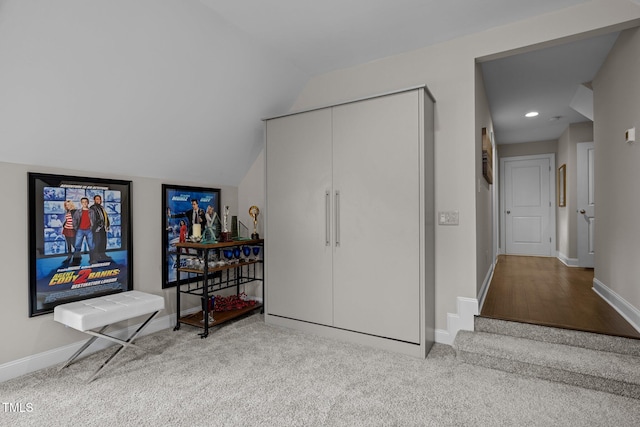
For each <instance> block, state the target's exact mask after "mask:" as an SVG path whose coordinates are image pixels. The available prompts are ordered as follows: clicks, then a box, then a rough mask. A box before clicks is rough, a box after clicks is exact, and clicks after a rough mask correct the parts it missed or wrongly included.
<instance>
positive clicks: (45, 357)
mask: <svg viewBox="0 0 640 427" xmlns="http://www.w3.org/2000/svg"><path fill="white" fill-rule="evenodd" d="M198 310H199V309H198V308H195V309H190V310H185V311H184V312H183V313H182V315H183V316H184V315H187V314H191V313H194V312H196V311H198ZM175 324H176V315H175V314H171V315H166V316H163V317H158V318H155V319H153V320H151V322H149V324H148V325H147V326H146V327H145V328H144V329H143V330H142V332H141V333H140V335H138V337H142V336H145V335H149V334H152V333H154V332H158V331H161V330H163V329H168V328H172V327H173V326H174V325H175ZM140 325H142V322H141V323H138V324H136V325H131V326H129V327H127V328H123V329H119V330H116V331H109V332H108V334H109V335H111V336H114V337H116V338H119V339H123V340H126V339H127V338H129V337H130V336H131V334H133V333H134V332H135V331H136V330H137V329H138V328H139V327H140ZM87 336H88V335H87ZM87 339H89V338H87ZM87 339H85V340H82V341H78V342H75V343H73V344H69V345H65V346H63V347H58V348H54V349H52V350H48V351H45V352H42V353H38V354H34V355H31V356H27V357H23V358H22V359H18V360H13V361H11V362H8V363H4V364H2V365H0V383H1V382H3V381H7V380H10V379H12V378H17V377H19V376H22V375H25V374H28V373H31V372H35V371H38V370H40V369H44V368H48V367H50V366H54V365H58V364H62V363H64V362H66V361H67V360H68V359H69V357H71V355H72V354H74V353H75V352H76V351H78V350H79V349H80V347H82V346H83V345H84V343H86V342H87ZM113 345H116V344H115V343H113V342H111V341H108V340H105V339H98V340H96V341H95V342H93V343H92V344H91V345H90V346H89V348H87V349H86V350H85V351H84V352H83V353H82V355H81V356H80V357H86V356H88V355H90V354H92V353H95V352H97V351H100V350H104V349H105V348H108V347H111V346H113Z"/></svg>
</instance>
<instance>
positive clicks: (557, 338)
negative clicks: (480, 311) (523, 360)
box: [474, 317, 640, 357]
mask: <svg viewBox="0 0 640 427" xmlns="http://www.w3.org/2000/svg"><path fill="white" fill-rule="evenodd" d="M474 329H475V331H476V332H487V333H492V334H499V335H507V336H512V337H517V338H526V339H529V340H535V341H541V342H548V343H553V344H564V345H570V346H573V347H581V348H587V349H591V350H598V351H608V352H612V353H618V354H628V355H630V356H636V357H640V340H634V339H631V338H623V337H613V336H609V335H601V334H595V333H590V332H581V331H572V330H567V329H559V328H551V327H546V326H540V325H531V324H527V323H519V322H510V321H506V320H498V319H489V318H485V317H476V318H475V322H474Z"/></svg>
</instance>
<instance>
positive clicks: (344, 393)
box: [0, 315, 640, 427]
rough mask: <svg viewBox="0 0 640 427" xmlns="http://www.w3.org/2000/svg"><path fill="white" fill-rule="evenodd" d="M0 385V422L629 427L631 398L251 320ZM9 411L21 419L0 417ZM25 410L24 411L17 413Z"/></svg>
mask: <svg viewBox="0 0 640 427" xmlns="http://www.w3.org/2000/svg"><path fill="white" fill-rule="evenodd" d="M137 343H138V344H139V345H140V346H141V347H144V348H148V349H150V350H153V351H156V352H157V354H153V353H143V352H140V351H138V350H132V349H128V350H126V351H124V352H123V353H122V354H121V355H120V356H118V357H116V358H115V359H114V360H113V362H112V364H111V366H108V367H107V368H105V369H104V370H103V372H102V373H101V374H100V375H99V376H98V377H97V378H96V380H95V381H93V382H91V383H86V382H85V381H86V379H87V378H88V377H89V376H90V375H91V374H92V373H93V371H94V370H95V369H96V368H97V367H98V366H99V365H100V364H101V362H102V361H103V360H104V359H105V358H106V357H108V355H109V354H110V352H112V351H113V350H112V349H107V350H104V351H101V352H98V353H95V354H93V355H91V356H89V357H86V358H84V359H81V360H79V361H77V362H75V363H74V364H72V365H71V366H69V367H68V368H66V369H65V370H63V371H62V372H60V373H58V372H57V368H56V367H52V368H48V369H44V370H41V371H38V372H35V373H32V374H29V375H25V376H23V377H20V378H16V379H13V380H10V381H7V382H4V383H0V399H1V401H2V404H3V407H4V410H3V408H2V407H0V425H2V426H9V425H11V426H43V425H47V426H112V427H116V426H117V427H121V426H612V425H615V426H636V425H640V405H639V404H638V400H635V399H631V398H627V397H623V396H616V395H612V394H609V393H606V392H600V391H594V390H587V389H583V388H580V387H575V386H570V385H565V384H560V383H555V382H551V381H545V380H539V379H535V378H527V377H523V376H520V375H517V374H510V373H506V372H501V371H496V370H492V369H487V368H483V367H479V366H472V365H468V364H465V363H461V362H460V361H458V360H457V359H456V357H455V353H454V351H453V349H452V348H451V347H449V346H446V345H440V344H436V345H434V347H433V349H432V351H431V353H430V354H429V357H428V358H427V359H425V360H422V359H416V358H412V357H409V356H404V355H400V354H395V353H391V352H387V351H383V350H377V349H372V348H369V347H365V346H360V345H353V344H349V343H343V342H340V341H334V340H330V339H326V338H321V337H317V336H314V335H310V334H306V333H302V332H299V331H295V330H290V329H285V328H279V327H274V326H271V325H267V324H265V323H264V321H263V317H262V316H261V315H253V316H250V317H247V318H245V319H242V320H240V321H237V322H235V323H231V324H227V325H223V326H221V327H220V328H216V329H213V331H212V333H211V334H210V335H209V337H208V338H207V339H200V338H199V336H198V335H197V330H196V329H195V328H191V327H188V326H186V325H184V326H182V329H181V330H180V331H173V330H170V329H169V330H164V331H160V332H157V333H154V334H151V335H148V336H145V337H143V338H140V339H139V340H137ZM7 404H11V405H12V406H10V407H12V408H14V409H15V408H17V407H18V406H17V405H18V404H20V405H21V407H22V408H23V409H25V410H24V411H23V412H15V411H11V410H9V411H7V408H8V406H7ZM29 409H30V410H29Z"/></svg>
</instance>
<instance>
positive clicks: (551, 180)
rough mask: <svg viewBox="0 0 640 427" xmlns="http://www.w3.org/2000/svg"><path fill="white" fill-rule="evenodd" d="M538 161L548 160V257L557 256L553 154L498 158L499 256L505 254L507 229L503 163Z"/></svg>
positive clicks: (554, 162)
mask: <svg viewBox="0 0 640 427" xmlns="http://www.w3.org/2000/svg"><path fill="white" fill-rule="evenodd" d="M538 159H548V160H549V187H550V188H549V199H550V200H551V206H550V209H549V211H550V214H549V228H550V229H551V230H550V234H551V241H550V242H549V247H550V251H549V253H550V255H549V256H552V257H557V256H558V248H557V247H556V233H557V231H556V214H557V211H556V208H557V207H556V206H555V202H554V201H555V200H557V199H556V197H557V195H556V155H555V153H547V154H534V155H529V156H511V157H501V158H500V180H499V181H498V182H499V183H500V184H499V186H500V189H499V190H500V209H499V212H500V215H499V218H500V251H499V252H500V254H506V247H507V237H506V235H507V233H506V232H507V229H506V211H505V208H504V206H505V192H504V187H505V179H504V175H505V170H504V169H505V163H506V162H508V161H517V160H538Z"/></svg>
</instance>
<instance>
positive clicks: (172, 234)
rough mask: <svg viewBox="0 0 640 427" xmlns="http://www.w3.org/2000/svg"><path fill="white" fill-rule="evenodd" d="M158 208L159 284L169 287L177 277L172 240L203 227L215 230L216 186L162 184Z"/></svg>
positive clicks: (200, 232)
mask: <svg viewBox="0 0 640 427" xmlns="http://www.w3.org/2000/svg"><path fill="white" fill-rule="evenodd" d="M162 209H163V211H162V287H163V288H170V287H172V286H176V284H177V280H178V274H177V273H178V266H177V252H176V246H175V245H176V243H177V242H181V241H182V242H184V241H186V240H187V239H188V238H189V237H190V236H193V235H194V234H196V235H200V236H203V235H204V233H205V230H207V229H209V230H213V229H215V234H216V235H217V234H218V233H219V231H220V230H219V225H220V189H218V188H204V187H185V186H175V185H168V184H162ZM194 226H195V227H194ZM216 237H217V236H216ZM189 253H190V254H191V255H197V252H196V251H191V252H189ZM187 254H188V253H185V255H187ZM186 258H187V257H186V256H185V257H182V258H181V261H183V260H186Z"/></svg>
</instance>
